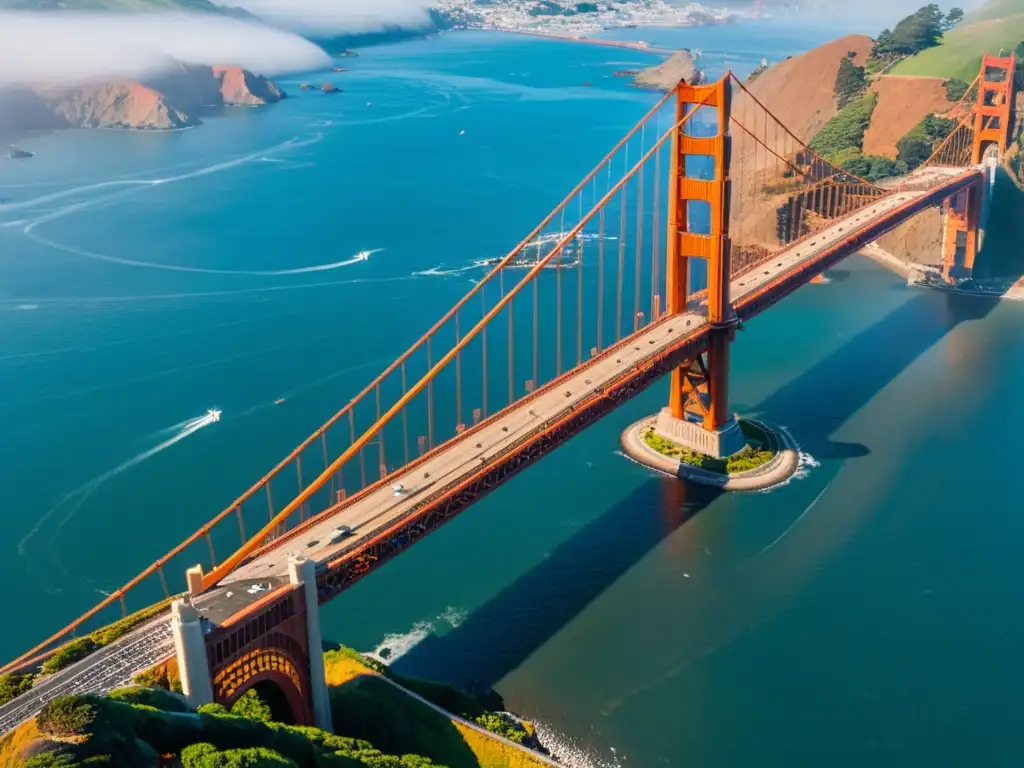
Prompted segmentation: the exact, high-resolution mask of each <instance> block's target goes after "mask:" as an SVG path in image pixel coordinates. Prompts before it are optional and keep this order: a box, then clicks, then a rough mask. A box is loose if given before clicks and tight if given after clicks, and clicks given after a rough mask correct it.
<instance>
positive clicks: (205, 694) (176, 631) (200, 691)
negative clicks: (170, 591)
mask: <svg viewBox="0 0 1024 768" xmlns="http://www.w3.org/2000/svg"><path fill="white" fill-rule="evenodd" d="M171 634H172V635H173V636H174V652H175V654H176V655H177V657H178V674H179V675H180V676H181V691H182V693H184V694H185V701H186V703H187V704H188V706H189V707H191V708H192V709H195V708H196V707H200V706H202V705H203V704H210V703H212V702H213V685H212V684H211V683H210V664H209V661H208V659H207V657H206V640H205V638H204V637H203V626H202V624H201V623H200V622H199V612H198V611H197V610H196V609H195V608H194V607H193V606H192V604H191V603H187V602H185V601H184V600H175V601H174V602H173V603H171Z"/></svg>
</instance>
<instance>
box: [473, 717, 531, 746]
mask: <svg viewBox="0 0 1024 768" xmlns="http://www.w3.org/2000/svg"><path fill="white" fill-rule="evenodd" d="M476 724H477V725H479V726H480V727H482V728H486V729H487V730H488V731H490V732H491V733H496V734H498V735H499V736H504V737H505V738H506V739H508V740H509V741H514V742H515V743H516V744H522V743H523V739H525V738H526V736H527V733H526V729H525V728H523V726H521V725H520V724H519V723H517V722H515V721H514V720H511V719H509V718H507V717H504V716H502V715H501V714H499V713H498V712H486V713H485V714H483V715H480V717H478V718H476Z"/></svg>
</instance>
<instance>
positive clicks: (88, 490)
mask: <svg viewBox="0 0 1024 768" xmlns="http://www.w3.org/2000/svg"><path fill="white" fill-rule="evenodd" d="M220 418H221V411H219V410H216V409H210V410H208V411H207V412H206V413H205V414H203V415H202V416H197V417H196V418H193V419H188V420H187V421H183V422H180V423H178V424H176V425H174V426H172V427H168V428H167V429H165V430H162V433H163V434H166V433H167V432H168V431H174V432H175V433H174V435H173V436H172V437H170V438H168V439H166V440H164V441H162V442H160V443H158V444H157V445H154V446H153V447H152V448H149V449H147V450H145V451H142V452H141V453H139V454H136V455H135V456H133V457H131V458H130V459H128V460H127V461H124V462H122V463H120V464H118V465H117V466H116V467H114V468H113V469H110V470H107V471H106V472H104V473H103V474H101V475H99V476H98V477H95V478H93V479H92V480H90V481H89V482H87V483H85V484H83V485H81V486H79V487H78V488H76V489H75V490H73V491H71V492H70V493H68V494H66V495H65V496H64V497H62V498H61V499H60V501H58V502H57V503H56V504H54V505H53V506H52V507H50V509H49V510H47V512H46V514H44V515H43V516H42V517H40V518H39V519H38V520H36V522H35V524H34V525H33V526H32V528H31V530H29V532H28V533H26V534H25V535H24V536H23V537H22V538H21V540H20V541H19V542H18V545H17V548H18V554H19V555H21V556H22V557H24V558H26V559H28V544H29V542H30V541H32V539H33V538H35V537H36V536H37V535H38V534H39V533H40V531H42V530H43V528H44V526H49V528H50V531H51V533H52V536H51V538H50V552H51V556H54V551H53V545H54V543H55V541H56V539H57V535H58V534H59V533H60V531H61V530H62V529H63V528H64V526H65V525H67V524H68V522H69V521H70V520H71V519H72V518H73V517H74V516H75V515H76V514H78V511H79V510H80V509H81V508H82V506H83V505H84V504H85V502H86V501H88V499H89V497H90V496H92V494H93V493H95V492H96V491H97V490H98V489H99V488H100V486H102V485H103V484H104V483H106V482H107V481H108V480H111V479H113V478H114V477H116V476H117V475H120V474H121V473H122V472H124V471H126V470H128V469H131V468H132V467H134V466H137V465H138V464H141V463H142V462H144V461H146V459H149V458H152V457H153V456H155V455H156V454H158V453H160V452H161V451H166V450H167V449H168V448H170V447H171V446H172V445H174V444H175V443H180V442H181V441H182V440H184V439H185V438H186V437H189V436H190V435H194V434H195V433H196V432H198V431H199V430H201V429H203V428H205V427H208V426H210V425H211V424H215V423H216V422H218V421H220ZM57 515H62V516H61V517H60V518H59V519H58V520H57V521H56V522H55V523H52V524H50V521H51V520H52V519H53V518H55V517H56V516H57ZM54 564H55V565H57V567H59V568H60V569H61V570H62V571H64V572H65V573H67V569H65V568H64V567H63V565H62V564H61V563H60V562H59V561H58V560H57V558H56V557H55V556H54Z"/></svg>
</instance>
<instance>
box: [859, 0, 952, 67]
mask: <svg viewBox="0 0 1024 768" xmlns="http://www.w3.org/2000/svg"><path fill="white" fill-rule="evenodd" d="M963 15H964V12H963V11H962V10H960V9H959V8H953V9H951V10H950V12H949V13H948V14H947V15H945V16H943V15H942V11H941V10H939V6H937V5H935V4H934V3H932V4H929V5H925V6H922V7H921V8H919V9H918V10H916V11H915V12H914V13H912V14H910V15H909V16H907V17H906V18H904V19H902V20H901V21H900V22H899V23H898V24H897V25H896V26H895V27H893V29H892V30H891V31H890V30H888V29H883V30H882V31H881V33H879V35H878V39H877V40H875V45H874V47H873V48H872V49H871V58H872V59H874V60H875V61H885V62H889V61H894V60H896V59H900V58H903V57H904V56H913V55H914V54H915V53H918V52H920V51H923V50H926V49H928V48H933V47H935V46H937V45H938V44H939V40H941V39H942V35H943V33H944V32H945V31H946V30H948V29H951V28H952V27H953V26H954V25H955V24H957V23H958V22H959V21H960V20H961V19H962V18H963Z"/></svg>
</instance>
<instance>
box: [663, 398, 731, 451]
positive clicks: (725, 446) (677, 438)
mask: <svg viewBox="0 0 1024 768" xmlns="http://www.w3.org/2000/svg"><path fill="white" fill-rule="evenodd" d="M654 431H655V433H656V434H658V435H659V436H660V437H663V438H665V439H666V440H671V441H672V442H673V443H676V444H678V445H681V446H683V447H684V448H687V449H689V450H691V451H697V452H698V453H703V454H704V455H705V456H714V457H715V458H716V459H724V458H725V457H726V456H732V455H733V454H734V453H738V452H739V451H742V450H743V446H745V445H746V444H747V440H746V438H745V437H744V436H743V430H741V429H740V425H739V422H738V421H736V419H734V418H733V419H729V421H727V422H726V423H725V424H723V425H722V426H720V427H719V428H718V429H715V430H710V429H704V427H703V425H701V424H698V423H697V422H695V421H689V420H688V419H686V418H682V419H677V418H676V417H674V416H673V415H672V412H671V411H670V410H669V409H668V408H662V409H661V411H659V412H658V417H657V419H656V421H655V424H654Z"/></svg>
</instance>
